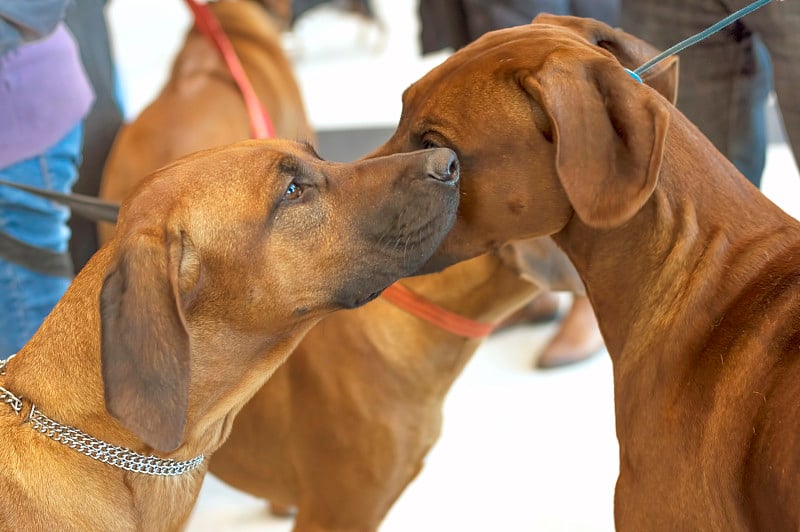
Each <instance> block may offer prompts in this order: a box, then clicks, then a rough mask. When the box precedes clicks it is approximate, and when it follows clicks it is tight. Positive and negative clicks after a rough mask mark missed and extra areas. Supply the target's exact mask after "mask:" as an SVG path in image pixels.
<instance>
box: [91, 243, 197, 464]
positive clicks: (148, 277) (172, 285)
mask: <svg viewBox="0 0 800 532" xmlns="http://www.w3.org/2000/svg"><path fill="white" fill-rule="evenodd" d="M117 254H118V255H117V259H116V264H115V265H114V267H113V268H112V269H111V270H110V271H109V273H108V274H107V275H106V278H105V280H104V281H103V287H102V289H101V292H100V318H101V361H102V372H103V384H104V388H105V400H106V408H107V410H108V411H109V413H110V414H111V415H113V416H114V417H115V418H117V419H118V420H119V421H120V422H121V423H122V424H123V425H124V426H125V427H127V428H128V429H130V430H131V431H133V432H134V433H135V434H137V435H138V436H139V437H141V438H142V440H143V441H144V442H145V443H147V444H148V445H150V446H151V447H153V448H154V449H156V450H158V451H162V452H169V451H172V450H175V449H176V448H177V447H178V446H179V445H180V443H181V442H182V441H183V432H184V425H185V423H186V411H187V408H188V396H189V367H190V365H189V364H190V353H191V346H190V341H189V333H188V330H187V328H186V322H185V319H184V314H183V302H182V300H181V294H180V292H181V290H180V288H181V284H180V283H181V281H182V280H180V279H179V277H180V276H181V274H182V273H186V271H187V270H188V271H189V272H190V275H189V277H190V278H191V277H192V275H191V273H192V271H193V270H194V271H196V270H197V269H198V268H196V267H194V266H196V265H197V261H196V254H195V253H194V250H193V248H192V247H191V243H189V242H188V241H187V240H186V239H185V238H184V237H183V236H182V235H181V234H180V233H177V232H175V233H172V234H164V233H161V232H150V233H138V234H135V235H132V236H130V237H128V238H125V239H124V240H121V241H120V243H119V247H118V251H117ZM182 270H183V271H182ZM194 278H195V279H196V275H194ZM183 282H184V284H185V281H183Z"/></svg>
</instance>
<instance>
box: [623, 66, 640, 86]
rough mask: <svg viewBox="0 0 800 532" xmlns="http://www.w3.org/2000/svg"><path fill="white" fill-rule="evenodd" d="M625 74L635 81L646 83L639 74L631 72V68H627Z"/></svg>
mask: <svg viewBox="0 0 800 532" xmlns="http://www.w3.org/2000/svg"><path fill="white" fill-rule="evenodd" d="M625 72H627V73H628V75H629V76H630V77H632V78H633V79H635V80H636V81H638V82H639V83H644V82H643V81H642V77H641V76H640V75H639V74H637V73H636V72H634V71H633V70H631V69H629V68H626V69H625Z"/></svg>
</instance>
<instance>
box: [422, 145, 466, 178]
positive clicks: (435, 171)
mask: <svg viewBox="0 0 800 532" xmlns="http://www.w3.org/2000/svg"><path fill="white" fill-rule="evenodd" d="M430 152H431V153H430V155H429V156H428V160H427V161H426V165H427V166H426V175H427V176H428V177H430V178H432V179H436V180H437V181H441V182H442V183H447V184H451V185H456V184H457V183H458V180H459V178H460V171H459V166H458V158H457V157H456V154H455V152H453V150H450V149H448V148H434V149H431V150H430Z"/></svg>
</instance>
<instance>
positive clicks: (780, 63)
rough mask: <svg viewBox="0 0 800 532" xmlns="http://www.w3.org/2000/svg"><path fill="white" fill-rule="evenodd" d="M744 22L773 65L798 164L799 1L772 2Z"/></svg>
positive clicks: (739, 1)
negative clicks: (760, 42)
mask: <svg viewBox="0 0 800 532" xmlns="http://www.w3.org/2000/svg"><path fill="white" fill-rule="evenodd" d="M746 3H747V2H745V1H744V0H735V1H733V0H731V2H730V4H731V8H732V9H739V8H741V7H744V5H745V4H746ZM745 23H746V24H747V25H748V27H749V28H751V29H752V30H753V32H755V33H756V34H757V35H758V36H759V37H760V38H761V40H762V41H763V42H764V44H765V45H766V48H767V50H769V54H770V58H771V60H772V66H773V81H774V87H775V93H776V95H777V97H778V107H779V108H780V112H781V117H782V118H783V126H784V129H785V130H786V136H787V138H788V141H789V144H790V146H791V147H792V152H793V153H794V160H795V163H797V164H798V165H800V100H798V98H797V87H798V86H800V32H798V28H800V4H798V3H797V2H772V3H770V4H767V5H766V6H764V7H762V8H761V9H759V10H758V11H755V12H753V13H752V14H750V15H748V16H747V18H746V19H745Z"/></svg>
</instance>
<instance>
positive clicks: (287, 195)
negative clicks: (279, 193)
mask: <svg viewBox="0 0 800 532" xmlns="http://www.w3.org/2000/svg"><path fill="white" fill-rule="evenodd" d="M302 195H303V187H302V186H300V185H298V184H297V183H295V182H294V181H292V182H291V183H289V186H288V187H286V192H284V193H283V199H285V200H289V201H293V200H296V199H298V198H300V196H302Z"/></svg>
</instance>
